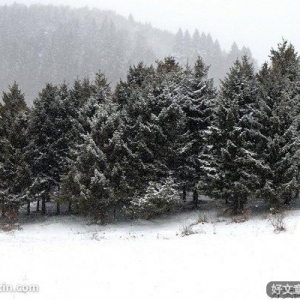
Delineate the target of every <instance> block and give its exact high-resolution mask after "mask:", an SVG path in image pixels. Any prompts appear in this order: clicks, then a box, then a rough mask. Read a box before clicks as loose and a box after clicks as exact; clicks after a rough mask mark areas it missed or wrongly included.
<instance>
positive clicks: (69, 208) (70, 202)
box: [68, 201, 72, 213]
mask: <svg viewBox="0 0 300 300" xmlns="http://www.w3.org/2000/svg"><path fill="white" fill-rule="evenodd" d="M68 212H69V213H72V201H69V207H68Z"/></svg>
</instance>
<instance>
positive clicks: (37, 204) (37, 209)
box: [36, 200, 40, 212]
mask: <svg viewBox="0 0 300 300" xmlns="http://www.w3.org/2000/svg"><path fill="white" fill-rule="evenodd" d="M36 211H37V212H39V211H40V200H37V201H36Z"/></svg>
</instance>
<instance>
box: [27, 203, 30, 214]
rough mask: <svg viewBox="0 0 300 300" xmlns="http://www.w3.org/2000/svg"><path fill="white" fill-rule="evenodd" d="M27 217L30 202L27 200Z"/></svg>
mask: <svg viewBox="0 0 300 300" xmlns="http://www.w3.org/2000/svg"><path fill="white" fill-rule="evenodd" d="M27 215H30V200H27Z"/></svg>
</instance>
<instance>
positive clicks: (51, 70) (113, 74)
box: [0, 4, 250, 103]
mask: <svg viewBox="0 0 300 300" xmlns="http://www.w3.org/2000/svg"><path fill="white" fill-rule="evenodd" d="M244 53H247V54H250V50H249V49H248V48H245V47H243V48H242V49H239V48H238V47H237V45H236V44H235V43H234V44H233V46H232V48H231V51H230V52H229V53H227V52H225V51H223V50H222V48H221V46H220V44H219V42H218V41H217V40H216V41H214V40H213V39H212V37H211V35H210V34H205V33H202V34H201V33H199V31H198V30H196V31H195V32H194V33H193V34H192V35H191V34H190V33H189V32H188V31H185V32H183V31H182V30H181V29H180V30H179V31H178V33H177V34H176V35H173V34H172V33H170V32H167V31H162V30H158V29H155V28H153V27H152V26H151V24H147V23H146V24H142V23H138V22H135V21H134V19H133V17H132V16H129V18H125V17H122V16H120V15H118V14H116V13H114V12H111V11H101V10H99V9H88V8H82V9H71V8H69V7H60V6H44V5H33V6H30V7H27V6H25V5H20V4H14V5H11V6H0V65H1V72H0V90H1V91H2V90H7V87H8V85H11V84H12V83H13V82H14V81H17V82H18V83H19V86H20V88H21V89H22V90H23V91H24V92H25V94H26V99H27V101H28V102H29V103H31V102H32V100H33V99H34V98H35V97H36V96H37V94H38V92H39V91H40V90H41V89H42V88H43V86H44V85H45V83H46V82H51V83H54V84H57V83H60V82H62V81H63V80H66V82H72V81H73V80H74V79H75V78H76V77H80V78H82V77H87V76H88V77H93V76H94V74H95V73H96V72H97V71H99V70H101V71H102V72H104V73H105V74H106V76H107V77H108V78H109V80H110V81H111V82H112V83H113V84H114V83H116V82H117V81H118V80H119V79H120V78H124V77H125V75H126V72H127V70H128V67H129V66H130V65H133V64H137V63H138V62H139V61H144V62H145V63H146V64H152V63H154V62H155V60H156V59H161V58H163V57H165V56H167V55H172V56H174V57H175V58H176V59H177V60H178V61H179V62H181V63H182V64H186V63H187V61H188V62H189V63H190V64H193V63H194V62H195V60H196V58H197V56H198V55H200V56H202V57H203V59H204V61H205V63H206V64H207V65H210V66H211V68H210V74H209V75H210V76H211V77H213V78H215V79H216V82H218V79H220V78H223V77H224V75H225V74H226V72H227V71H228V69H229V67H230V66H232V64H233V61H234V60H236V59H237V58H238V57H241V56H242V55H243V54H244Z"/></svg>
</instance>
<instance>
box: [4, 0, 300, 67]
mask: <svg viewBox="0 0 300 300" xmlns="http://www.w3.org/2000/svg"><path fill="white" fill-rule="evenodd" d="M14 2H19V3H25V4H32V3H42V4H49V3H53V4H63V5H70V6H77V7H80V6H90V7H97V8H100V9H111V10H113V11H116V12H117V13H119V14H121V15H124V16H128V15H129V14H130V13H132V14H133V16H134V18H135V20H136V21H142V22H151V23H152V25H153V26H155V27H158V28H161V29H167V30H170V31H172V32H176V31H177V29H178V28H179V27H181V28H182V29H186V28H188V29H189V30H190V31H191V33H192V32H193V30H194V29H195V28H198V29H199V30H200V31H204V32H206V33H208V32H210V33H211V34H212V36H213V38H214V39H218V40H219V41H220V43H221V45H222V47H224V48H225V49H228V48H229V47H230V45H231V44H232V42H233V41H236V42H237V43H238V45H239V46H240V47H241V46H243V45H245V46H249V47H250V48H251V50H252V52H253V55H254V56H255V57H256V58H257V59H258V60H259V62H263V61H265V60H266V59H267V58H268V54H269V50H270V48H271V47H276V45H277V43H278V42H280V41H281V39H282V37H284V38H286V39H288V40H289V41H291V42H292V43H293V44H294V45H295V46H296V48H297V50H298V51H300V0H63V1H62V0H18V1H14V0H0V4H11V3H14Z"/></svg>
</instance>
